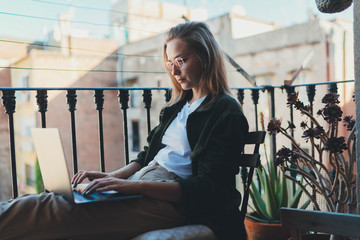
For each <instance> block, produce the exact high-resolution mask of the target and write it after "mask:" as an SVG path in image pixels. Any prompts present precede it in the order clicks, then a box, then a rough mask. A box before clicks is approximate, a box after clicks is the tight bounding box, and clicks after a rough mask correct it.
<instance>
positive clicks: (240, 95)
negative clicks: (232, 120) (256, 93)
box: [237, 89, 245, 106]
mask: <svg viewBox="0 0 360 240" xmlns="http://www.w3.org/2000/svg"><path fill="white" fill-rule="evenodd" d="M244 97H245V92H244V89H238V92H237V99H238V100H239V103H240V104H241V106H243V105H244Z"/></svg>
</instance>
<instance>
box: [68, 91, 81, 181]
mask: <svg viewBox="0 0 360 240" xmlns="http://www.w3.org/2000/svg"><path fill="white" fill-rule="evenodd" d="M66 98H67V104H68V105H69V109H68V110H69V112H70V117H71V136H72V149H73V165H74V175H75V174H76V173H77V172H78V164H77V148H76V126H75V110H76V103H77V94H76V90H75V89H69V90H68V91H67V95H66Z"/></svg>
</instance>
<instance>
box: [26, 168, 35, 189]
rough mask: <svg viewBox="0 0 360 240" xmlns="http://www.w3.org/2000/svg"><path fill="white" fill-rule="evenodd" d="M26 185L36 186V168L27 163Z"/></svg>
mask: <svg viewBox="0 0 360 240" xmlns="http://www.w3.org/2000/svg"><path fill="white" fill-rule="evenodd" d="M25 175H26V185H28V186H35V169H34V166H32V165H29V164H26V165H25Z"/></svg>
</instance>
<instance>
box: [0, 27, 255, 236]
mask: <svg viewBox="0 0 360 240" xmlns="http://www.w3.org/2000/svg"><path fill="white" fill-rule="evenodd" d="M164 64H165V67H166V69H167V71H168V73H169V76H170V78H171V80H172V83H173V89H172V99H171V101H170V104H169V105H168V106H166V107H165V108H164V109H163V110H162V111H161V113H160V123H159V125H158V126H156V127H155V128H154V129H153V130H152V131H151V132H150V134H149V136H148V143H149V144H148V146H146V147H145V148H144V151H142V152H140V153H139V154H138V157H137V158H136V159H135V160H133V161H132V162H131V163H130V164H128V165H127V166H125V167H124V168H121V169H119V170H117V171H114V172H111V173H101V172H96V171H80V172H79V173H77V174H76V175H75V176H74V177H73V179H72V183H73V184H75V185H77V184H79V183H81V182H82V181H83V180H85V179H89V180H91V182H90V184H89V185H88V187H87V188H86V189H85V192H86V193H91V192H93V191H105V190H116V191H119V192H123V193H140V194H142V195H144V197H142V198H137V199H129V200H122V201H113V202H111V203H109V202H106V203H96V204H90V205H85V206H74V205H72V204H70V203H69V202H68V201H67V200H66V199H64V198H63V197H61V196H56V195H54V194H51V193H50V194H49V193H44V194H41V195H28V196H23V197H19V198H18V199H15V200H12V201H10V202H8V203H4V204H2V205H1V206H0V236H1V237H0V238H1V239H10V238H17V239H21V238H24V239H42V238H46V239H49V238H55V237H56V238H59V237H72V238H73V239H76V237H86V238H87V239H89V238H90V239H91V237H94V238H96V237H102V238H104V237H108V238H112V237H116V239H130V238H132V237H135V236H137V235H139V234H141V233H143V232H146V231H149V230H155V229H162V228H169V227H174V226H180V225H184V224H205V225H207V226H208V227H210V228H211V229H212V230H213V232H214V234H215V235H216V236H217V238H218V239H245V237H244V236H245V235H244V234H245V229H244V224H243V223H242V222H240V221H239V213H240V212H239V205H240V202H241V195H240V193H239V192H238V191H237V190H236V187H235V175H236V174H237V173H238V172H239V168H238V164H237V160H238V158H239V154H240V153H241V152H242V149H243V147H244V144H243V142H244V136H245V135H246V133H247V131H248V123H247V121H246V118H245V117H244V115H243V113H242V110H241V107H240V105H239V103H238V102H237V101H236V100H235V99H234V98H233V97H232V96H230V90H229V87H228V85H227V79H226V73H225V67H224V62H223V56H222V52H221V50H220V48H219V46H218V45H217V43H216V41H215V38H214V36H213V35H212V33H211V32H210V30H209V29H208V27H207V25H206V24H204V23H201V22H187V23H183V24H180V25H177V26H175V27H173V28H172V29H170V31H169V32H168V33H167V35H166V40H165V44H164ZM19 222H21V225H19ZM20 226H21V227H20ZM99 234H101V235H99Z"/></svg>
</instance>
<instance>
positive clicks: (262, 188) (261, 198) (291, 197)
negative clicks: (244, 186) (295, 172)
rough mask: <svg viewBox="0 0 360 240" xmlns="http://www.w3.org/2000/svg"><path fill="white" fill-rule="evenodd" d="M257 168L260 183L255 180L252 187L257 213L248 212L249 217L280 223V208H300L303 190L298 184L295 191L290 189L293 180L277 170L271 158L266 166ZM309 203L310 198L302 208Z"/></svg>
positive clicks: (252, 197)
mask: <svg viewBox="0 0 360 240" xmlns="http://www.w3.org/2000/svg"><path fill="white" fill-rule="evenodd" d="M256 170H257V174H258V176H259V185H258V186H257V185H256V184H255V183H254V181H253V182H252V183H251V187H250V198H251V199H252V202H253V206H254V208H253V210H254V211H255V214H254V215H250V214H247V217H249V218H252V219H254V220H255V221H258V222H265V223H280V208H282V207H290V208H298V205H299V202H300V198H301V195H302V193H303V190H302V189H301V188H300V187H298V186H297V185H296V187H295V186H294V187H295V191H289V189H288V185H289V184H291V181H290V180H288V179H286V178H285V176H284V174H283V172H282V171H278V172H277V171H276V168H275V166H274V163H273V161H271V160H269V161H268V162H267V166H266V167H264V166H261V167H259V168H257V169H256ZM288 181H289V182H288ZM309 203H310V200H308V201H306V202H305V203H304V204H303V205H302V206H301V207H300V208H301V209H305V208H306V207H307V206H308V205H309Z"/></svg>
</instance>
